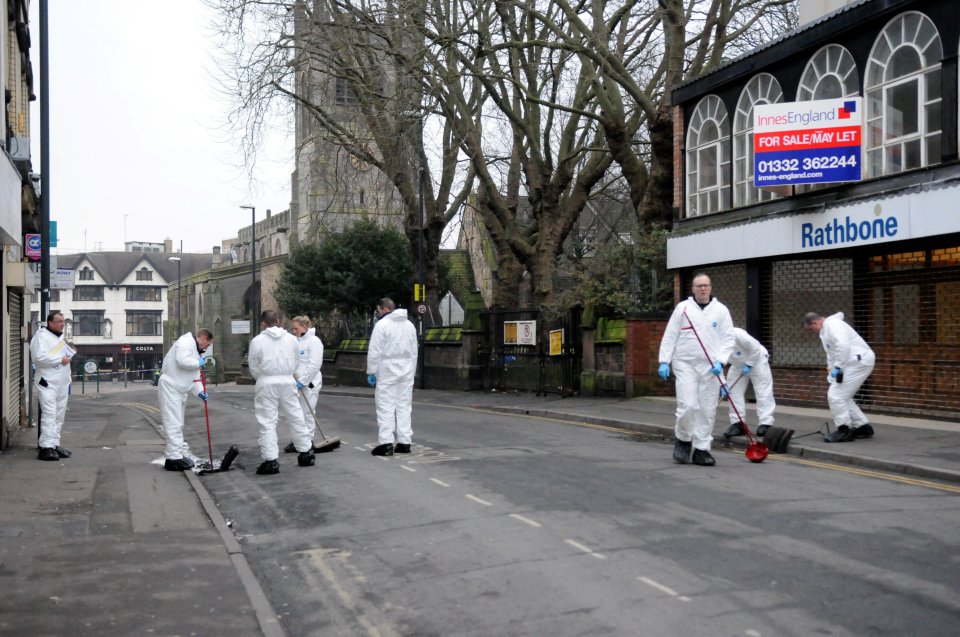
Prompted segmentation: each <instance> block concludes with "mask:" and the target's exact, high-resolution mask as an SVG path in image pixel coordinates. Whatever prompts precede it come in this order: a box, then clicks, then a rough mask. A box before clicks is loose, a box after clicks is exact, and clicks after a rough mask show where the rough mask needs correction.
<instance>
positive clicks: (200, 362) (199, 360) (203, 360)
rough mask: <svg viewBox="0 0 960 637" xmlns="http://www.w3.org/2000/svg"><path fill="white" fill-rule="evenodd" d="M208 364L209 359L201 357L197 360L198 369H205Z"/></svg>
mask: <svg viewBox="0 0 960 637" xmlns="http://www.w3.org/2000/svg"><path fill="white" fill-rule="evenodd" d="M206 362H207V359H206V358H204V357H203V356H202V355H201V356H200V358H198V359H197V367H203V365H204V363H206Z"/></svg>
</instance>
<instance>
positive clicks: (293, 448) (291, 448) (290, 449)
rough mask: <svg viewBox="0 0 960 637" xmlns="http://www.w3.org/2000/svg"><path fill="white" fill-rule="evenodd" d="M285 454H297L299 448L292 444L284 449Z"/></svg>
mask: <svg viewBox="0 0 960 637" xmlns="http://www.w3.org/2000/svg"><path fill="white" fill-rule="evenodd" d="M283 453H297V446H296V445H295V444H293V443H292V442H291V443H290V444H288V445H287V446H286V447H284V448H283Z"/></svg>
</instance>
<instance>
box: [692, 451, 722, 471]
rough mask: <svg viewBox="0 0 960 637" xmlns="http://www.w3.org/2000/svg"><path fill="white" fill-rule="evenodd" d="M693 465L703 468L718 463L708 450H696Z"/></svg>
mask: <svg viewBox="0 0 960 637" xmlns="http://www.w3.org/2000/svg"><path fill="white" fill-rule="evenodd" d="M693 464H698V465H700V466H701V467H712V466H713V465H715V464H717V461H716V460H714V459H713V456H711V455H710V452H709V451H707V450H706V449H694V450H693Z"/></svg>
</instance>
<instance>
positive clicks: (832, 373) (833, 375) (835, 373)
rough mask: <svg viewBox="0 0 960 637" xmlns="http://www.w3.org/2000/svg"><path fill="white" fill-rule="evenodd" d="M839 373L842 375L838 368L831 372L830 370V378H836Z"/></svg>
mask: <svg viewBox="0 0 960 637" xmlns="http://www.w3.org/2000/svg"><path fill="white" fill-rule="evenodd" d="M841 373H842V372H841V371H840V368H839V367H834V368H833V369H832V370H830V378H836V377H837V376H839V375H840V374H841Z"/></svg>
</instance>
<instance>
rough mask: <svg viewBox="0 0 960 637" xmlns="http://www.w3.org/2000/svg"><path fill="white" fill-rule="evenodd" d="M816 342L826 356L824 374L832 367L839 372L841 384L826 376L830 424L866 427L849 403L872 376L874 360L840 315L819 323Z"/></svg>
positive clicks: (865, 343)
mask: <svg viewBox="0 0 960 637" xmlns="http://www.w3.org/2000/svg"><path fill="white" fill-rule="evenodd" d="M820 342H821V343H823V350H824V351H825V352H826V353H827V370H830V371H832V370H833V368H834V367H839V368H840V369H841V370H843V382H842V383H838V382H836V380H835V379H834V378H833V377H831V376H830V375H829V374H828V375H827V382H828V383H829V384H830V389H828V390H827V403H828V404H829V405H830V414H831V415H832V416H833V422H834V423H835V424H836V425H837V426H838V427H839V426H840V425H852V426H854V427H859V426H860V425H865V424H867V417H866V416H865V415H864V414H863V412H862V411H861V410H860V407H858V406H857V404H856V403H855V402H853V396H854V395H855V394H856V393H857V391H858V390H859V389H860V386H861V385H863V383H864V382H865V381H866V380H867V377H869V376H870V374H871V373H872V372H873V366H874V364H875V363H876V362H877V358H876V356H875V355H874V353H873V350H872V349H870V346H869V345H867V342H866V341H865V340H863V338H861V336H860V335H859V334H857V332H856V330H854V329H853V328H852V327H850V326H849V325H847V323H846V322H844V320H843V312H837V313H836V314H833V315H831V316H828V317H827V318H825V319H823V325H822V326H821V327H820Z"/></svg>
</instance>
